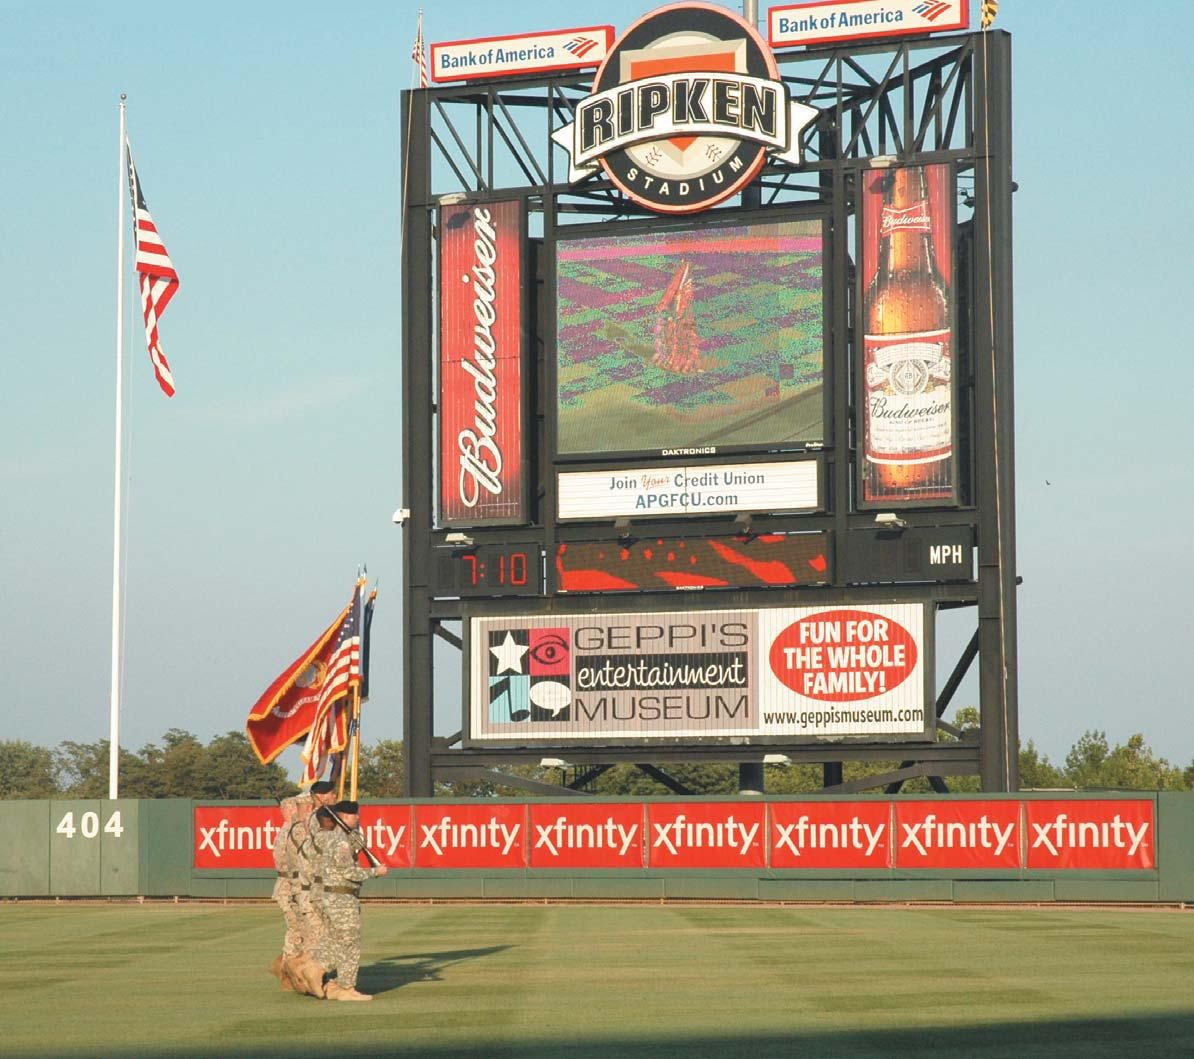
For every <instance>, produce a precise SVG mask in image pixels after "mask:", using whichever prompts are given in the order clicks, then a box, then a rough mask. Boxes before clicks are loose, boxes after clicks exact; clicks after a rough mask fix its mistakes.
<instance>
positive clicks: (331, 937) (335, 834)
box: [315, 829, 375, 989]
mask: <svg viewBox="0 0 1194 1059" xmlns="http://www.w3.org/2000/svg"><path fill="white" fill-rule="evenodd" d="M319 839H320V850H321V856H320V858H319V873H320V874H321V875H322V876H323V916H324V922H325V924H326V926H327V934H326V935H325V937H324V938H323V940H322V941H321V942H320V945H319V948H318V950H317V951H316V953H315V959H316V961H318V962H319V963H320V964H321V965H322V966H323V968H324V969H325V970H326V971H329V972H330V971H333V970H334V971H335V972H336V982H337V984H339V985H340V986H341V987H342V988H344V989H355V988H356V984H357V971H358V970H359V968H360V966H361V902H360V899H359V896H358V895H359V894H360V890H361V883H362V882H364V881H365V880H366V879H371V878H373V876H374V874H375V873H374V872H373V870H372V869H370V868H362V867H361V866H360V865H358V864H357V860H356V851H357V850H358V849H359V848H360V847H359V846H358V845H357V844H356V843H355V842H354V841H353V839H352V838H351V837H350V836H349V835H347V834H346V833H345V832H343V831H341V830H339V829H337V830H335V831H324V832H321V833H320V835H319Z"/></svg>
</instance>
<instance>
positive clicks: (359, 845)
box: [324, 805, 381, 868]
mask: <svg viewBox="0 0 1194 1059" xmlns="http://www.w3.org/2000/svg"><path fill="white" fill-rule="evenodd" d="M324 808H325V809H326V810H327V811H328V815H329V816H330V817H331V818H332V819H333V820H335V821H336V826H337V827H339V828H340V829H341V830H342V831H344V833H345V834H347V835H348V837H349V838H350V839H352V840H353V845H354V846H355V847H356V852H357V853H364V854H365V856H366V857H368V858H369V861H370V863H371V864H372V865H373V867H375V868H380V867H381V861H380V860H378V859H377V855H376V854H375V853H374V852H373V850H371V849H370V848H369V847H368V846H366V845H365V843H364V840H363V839H360V838H358V837H357V833H356V832H355V831H354V830H353V829H352V828H351V827H349V826H348V825H347V824H346V823H345V822H344V821H343V820H341V819H340V814H339V813H337V812H336V810H335V809H333V808H332V807H331V806H330V805H325V806H324Z"/></svg>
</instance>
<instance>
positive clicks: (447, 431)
mask: <svg viewBox="0 0 1194 1059" xmlns="http://www.w3.org/2000/svg"><path fill="white" fill-rule="evenodd" d="M439 219H440V223H439V233H440V234H439V240H440V243H439V255H440V269H439V293H440V299H439V304H440V352H439V379H440V393H439V466H440V472H439V473H440V486H439V513H440V521H441V523H443V524H444V525H458V526H475V525H479V524H482V523H493V524H506V525H511V524H517V523H521V522H525V521H526V504H525V497H526V494H525V491H524V486H523V477H524V463H525V453H524V449H523V435H524V431H523V419H524V396H523V347H524V338H523V294H522V292H523V242H524V241H523V230H524V227H525V222H524V219H523V213H522V205H521V203H519V202H487V203H483V204H481V203H479V204H470V205H462V206H444V207H443V208H442V209H441V210H440V218H439Z"/></svg>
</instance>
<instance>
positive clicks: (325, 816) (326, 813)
mask: <svg viewBox="0 0 1194 1059" xmlns="http://www.w3.org/2000/svg"><path fill="white" fill-rule="evenodd" d="M315 819H316V820H320V821H323V820H327V821H328V822H329V823H330V822H331V820H332V813H331V810H329V809H328V807H327V806H326V805H321V806H320V807H319V808H318V809H316V810H315Z"/></svg>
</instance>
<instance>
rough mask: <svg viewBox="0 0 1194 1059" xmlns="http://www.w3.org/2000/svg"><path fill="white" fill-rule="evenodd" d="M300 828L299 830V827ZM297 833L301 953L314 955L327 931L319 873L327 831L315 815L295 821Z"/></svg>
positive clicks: (321, 878)
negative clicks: (301, 936) (323, 829)
mask: <svg viewBox="0 0 1194 1059" xmlns="http://www.w3.org/2000/svg"><path fill="white" fill-rule="evenodd" d="M300 829H301V830H300ZM294 834H295V835H297V836H298V843H297V846H296V849H297V851H298V856H297V862H298V882H299V901H298V908H299V924H300V927H301V929H302V934H303V952H306V953H311V954H314V953H315V950H316V949H317V948H318V947H319V945H320V942H322V941H323V936H324V934H326V933H327V926H326V924H325V923H324V920H323V876H322V875H321V874H320V869H319V858H320V849H321V848H322V846H324V845H326V844H327V842H328V838H329V836H330V834H331V833H330V832H328V831H322V830H320V827H319V824H318V823H316V821H315V817H314V816H311V817H309V818H308V819H307V820H306V821H301V820H300V821H299V822H298V823H297V824H295V827H294Z"/></svg>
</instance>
